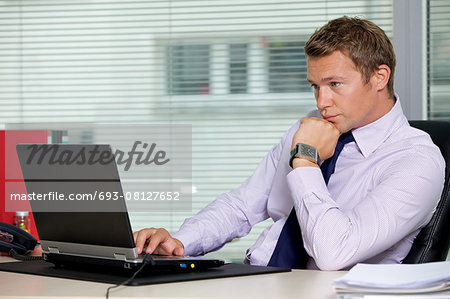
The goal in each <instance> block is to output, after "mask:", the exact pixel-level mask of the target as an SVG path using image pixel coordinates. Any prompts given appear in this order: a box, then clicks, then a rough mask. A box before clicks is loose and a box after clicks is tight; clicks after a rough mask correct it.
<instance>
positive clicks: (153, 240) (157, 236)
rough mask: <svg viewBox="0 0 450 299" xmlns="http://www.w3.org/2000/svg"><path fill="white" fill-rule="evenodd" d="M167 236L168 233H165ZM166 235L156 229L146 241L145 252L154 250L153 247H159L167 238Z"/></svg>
mask: <svg viewBox="0 0 450 299" xmlns="http://www.w3.org/2000/svg"><path fill="white" fill-rule="evenodd" d="M167 236H168V234H167ZM167 236H166V234H165V233H164V232H163V231H161V230H158V231H157V232H156V233H154V234H152V235H151V237H150V240H149V242H148V245H147V250H146V251H145V252H146V253H153V252H154V251H155V249H157V248H158V247H159V245H160V244H161V243H163V242H164V241H165V240H166V239H167Z"/></svg>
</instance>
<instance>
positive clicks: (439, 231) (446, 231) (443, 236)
mask: <svg viewBox="0 0 450 299" xmlns="http://www.w3.org/2000/svg"><path fill="white" fill-rule="evenodd" d="M409 123H410V124H411V126H412V127H415V128H418V129H420V130H423V131H425V132H427V133H428V134H430V136H431V139H432V140H433V142H434V143H435V144H436V145H437V146H438V147H439V148H440V150H441V152H442V155H443V156H444V160H445V164H446V167H445V183H444V190H443V191H442V195H441V199H440V201H439V203H438V205H437V207H436V211H435V212H434V215H433V217H432V218H431V220H430V222H429V223H428V224H427V225H426V226H425V227H424V228H422V230H421V231H420V233H419V234H418V235H417V237H416V239H415V240H414V242H413V245H412V247H411V250H410V251H409V253H408V255H407V256H406V258H405V259H404V261H403V263H404V264H421V263H428V262H436V261H445V259H446V258H447V254H448V249H449V245H450V193H449V189H450V181H449V176H450V122H447V121H431V120H415V121H410V122H409Z"/></svg>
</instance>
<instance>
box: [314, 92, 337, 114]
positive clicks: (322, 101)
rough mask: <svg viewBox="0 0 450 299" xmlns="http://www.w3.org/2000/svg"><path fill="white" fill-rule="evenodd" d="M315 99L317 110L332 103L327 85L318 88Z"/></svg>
mask: <svg viewBox="0 0 450 299" xmlns="http://www.w3.org/2000/svg"><path fill="white" fill-rule="evenodd" d="M316 101H317V108H318V109H319V110H323V109H325V108H327V107H329V106H331V105H332V103H333V100H332V96H331V91H330V90H329V88H327V87H322V88H319V89H318V90H317V91H316Z"/></svg>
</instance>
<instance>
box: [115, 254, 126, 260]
mask: <svg viewBox="0 0 450 299" xmlns="http://www.w3.org/2000/svg"><path fill="white" fill-rule="evenodd" d="M114 258H115V259H116V260H119V261H125V260H126V259H127V256H126V255H125V254H122V253H114Z"/></svg>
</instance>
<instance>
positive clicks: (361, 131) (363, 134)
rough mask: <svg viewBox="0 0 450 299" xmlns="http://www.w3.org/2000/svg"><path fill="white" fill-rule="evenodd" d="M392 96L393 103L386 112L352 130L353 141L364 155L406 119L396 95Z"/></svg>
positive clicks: (378, 144) (372, 150)
mask: <svg viewBox="0 0 450 299" xmlns="http://www.w3.org/2000/svg"><path fill="white" fill-rule="evenodd" d="M394 98H395V104H394V106H393V107H392V109H391V110H390V111H389V112H388V113H386V114H385V115H383V116H382V117H380V118H379V119H377V120H376V121H374V122H372V123H370V124H367V125H365V126H363V127H361V128H357V129H354V130H353V131H352V134H353V137H354V138H355V142H356V144H357V145H358V147H359V149H360V150H361V153H362V154H363V155H364V157H367V156H369V155H370V154H371V153H373V152H374V151H375V150H376V149H377V148H378V147H379V146H380V145H381V144H382V143H383V142H384V141H385V140H386V139H388V138H389V136H390V135H391V134H392V133H393V132H395V131H396V130H397V128H398V127H399V126H401V125H403V124H404V123H405V122H407V121H408V120H407V119H406V117H405V115H404V114H403V109H402V106H401V105H400V100H399V97H398V95H397V94H395V95H394Z"/></svg>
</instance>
